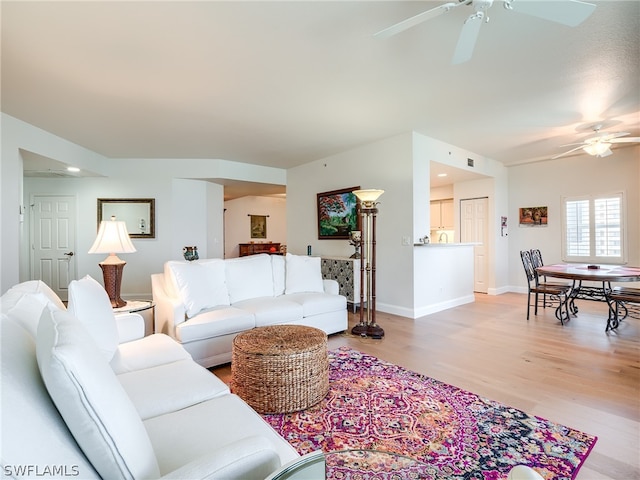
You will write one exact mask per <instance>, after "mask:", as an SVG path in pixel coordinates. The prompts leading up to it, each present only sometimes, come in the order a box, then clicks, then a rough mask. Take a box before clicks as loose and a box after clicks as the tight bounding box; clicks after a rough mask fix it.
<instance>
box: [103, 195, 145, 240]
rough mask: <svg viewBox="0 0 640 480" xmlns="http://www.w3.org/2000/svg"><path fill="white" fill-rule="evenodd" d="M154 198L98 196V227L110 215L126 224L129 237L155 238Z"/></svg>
mask: <svg viewBox="0 0 640 480" xmlns="http://www.w3.org/2000/svg"><path fill="white" fill-rule="evenodd" d="M155 203H156V201H155V198H99V199H98V228H100V222H101V221H102V220H109V219H110V218H111V217H112V216H115V217H116V220H121V221H124V222H125V223H126V224H127V231H128V232H129V236H130V237H131V238H156V217H155V214H156V212H155Z"/></svg>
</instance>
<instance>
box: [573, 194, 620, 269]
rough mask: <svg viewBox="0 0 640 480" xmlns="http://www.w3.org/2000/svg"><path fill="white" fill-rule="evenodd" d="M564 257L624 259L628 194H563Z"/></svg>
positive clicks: (592, 260)
mask: <svg viewBox="0 0 640 480" xmlns="http://www.w3.org/2000/svg"><path fill="white" fill-rule="evenodd" d="M563 204H564V211H563V213H564V216H563V219H562V220H563V242H562V249H563V252H562V257H563V259H564V260H565V261H567V262H582V263H585V262H589V263H623V262H624V261H625V249H624V216H623V214H624V208H623V205H624V196H623V193H616V194H610V195H606V196H604V195H603V196H590V197H574V198H563Z"/></svg>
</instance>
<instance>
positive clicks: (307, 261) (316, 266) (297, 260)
mask: <svg viewBox="0 0 640 480" xmlns="http://www.w3.org/2000/svg"><path fill="white" fill-rule="evenodd" d="M285 260H286V270H287V274H286V288H285V293H287V294H290V293H300V292H319V293H322V292H324V285H323V283H322V272H321V270H320V268H321V267H320V257H310V256H304V255H292V254H290V253H287V255H286V259H285Z"/></svg>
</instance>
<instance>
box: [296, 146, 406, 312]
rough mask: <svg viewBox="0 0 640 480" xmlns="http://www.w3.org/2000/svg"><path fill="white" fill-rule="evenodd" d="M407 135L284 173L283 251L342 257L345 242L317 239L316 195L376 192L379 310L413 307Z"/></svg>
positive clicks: (348, 249) (347, 251)
mask: <svg viewBox="0 0 640 480" xmlns="http://www.w3.org/2000/svg"><path fill="white" fill-rule="evenodd" d="M412 157H413V154H412V134H411V133H407V134H402V135H398V136H395V137H391V138H388V139H385V140H381V141H379V142H374V143H371V144H368V145H365V146H362V147H359V148H355V149H353V150H349V151H347V152H343V153H340V154H337V155H332V156H330V157H327V158H324V159H322V160H318V161H315V162H312V163H309V164H306V165H302V166H300V167H295V168H292V169H289V171H288V173H287V180H288V181H287V241H288V244H287V246H288V251H289V252H291V253H294V254H306V252H307V245H311V247H312V251H313V254H314V255H327V256H343V257H348V256H350V255H351V254H352V253H353V247H352V246H351V245H350V244H349V242H348V240H319V239H318V225H317V197H316V194H317V193H320V192H328V191H332V190H338V189H342V188H350V187H354V186H359V187H361V188H363V189H367V188H380V189H382V190H384V191H385V193H384V194H383V195H382V196H381V197H380V199H379V201H380V204H379V205H378V210H379V213H378V217H377V277H376V279H377V288H376V291H377V300H376V305H377V307H378V308H379V309H380V310H382V311H388V310H389V309H390V308H395V307H398V306H400V307H403V308H411V306H412V305H413V291H412V287H411V285H412V283H413V280H412V279H413V246H409V245H402V237H403V236H407V237H409V238H410V239H413V237H414V233H413V218H414V213H413V207H412V205H413V160H412Z"/></svg>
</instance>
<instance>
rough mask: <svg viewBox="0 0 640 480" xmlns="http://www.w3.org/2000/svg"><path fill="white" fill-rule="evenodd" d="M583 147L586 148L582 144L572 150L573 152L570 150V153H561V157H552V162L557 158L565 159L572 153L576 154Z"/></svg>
mask: <svg viewBox="0 0 640 480" xmlns="http://www.w3.org/2000/svg"><path fill="white" fill-rule="evenodd" d="M583 146H584V145H583V144H580V146H579V147H576V148H572V149H571V150H568V151H566V152H564V153H561V154H560V155H556V156H555V157H551V160H555V159H556V158H560V157H564V156H565V155H569V154H570V153H573V152H575V151H577V150H580V149H582V147H583Z"/></svg>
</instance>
